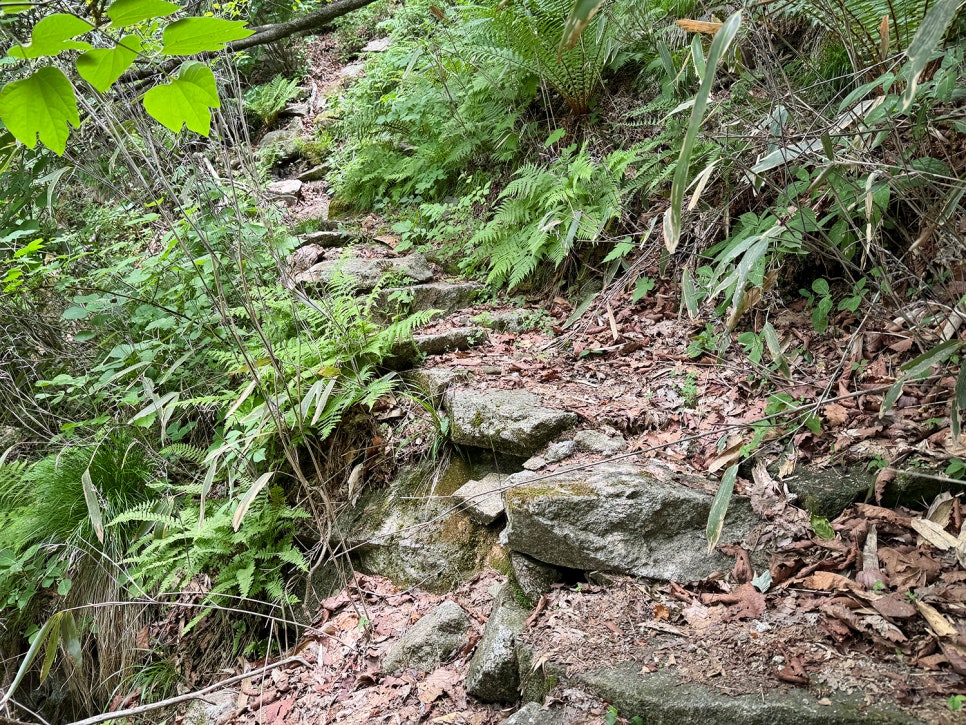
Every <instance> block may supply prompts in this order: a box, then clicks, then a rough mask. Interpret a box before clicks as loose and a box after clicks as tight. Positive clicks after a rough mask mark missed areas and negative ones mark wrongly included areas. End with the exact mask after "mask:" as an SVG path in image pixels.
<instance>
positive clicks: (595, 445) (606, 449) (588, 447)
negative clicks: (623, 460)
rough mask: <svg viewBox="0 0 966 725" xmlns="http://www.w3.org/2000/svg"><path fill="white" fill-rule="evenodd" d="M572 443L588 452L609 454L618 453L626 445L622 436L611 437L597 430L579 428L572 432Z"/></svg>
mask: <svg viewBox="0 0 966 725" xmlns="http://www.w3.org/2000/svg"><path fill="white" fill-rule="evenodd" d="M574 443H575V444H576V445H577V448H578V449H579V450H582V451H586V452H588V453H603V454H605V455H611V454H614V453H619V452H620V451H622V450H624V449H625V448H626V447H627V441H625V440H624V439H623V438H622V437H620V436H616V437H614V438H611V437H610V436H609V435H607V434H606V433H601V432H600V431H599V430H580V431H577V433H575V434H574Z"/></svg>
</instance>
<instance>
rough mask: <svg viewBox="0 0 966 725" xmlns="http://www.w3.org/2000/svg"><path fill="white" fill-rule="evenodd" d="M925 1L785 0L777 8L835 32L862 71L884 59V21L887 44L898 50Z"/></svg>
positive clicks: (904, 45) (910, 34) (912, 29)
mask: <svg viewBox="0 0 966 725" xmlns="http://www.w3.org/2000/svg"><path fill="white" fill-rule="evenodd" d="M928 8H929V0H789V1H788V2H787V3H785V4H784V5H783V6H781V10H783V11H786V12H791V13H795V14H800V15H805V16H807V17H810V18H812V19H813V20H815V21H816V22H817V23H819V24H820V25H822V26H823V27H825V28H826V29H828V30H829V31H831V32H833V33H835V34H836V35H837V36H838V37H839V39H840V40H841V41H842V44H843V45H844V46H845V48H846V50H847V51H848V53H849V56H850V58H851V59H852V64H853V67H854V68H855V69H856V70H862V69H864V68H866V67H868V66H869V65H872V64H874V63H876V62H879V61H882V60H885V58H883V57H882V50H883V43H882V40H883V39H882V38H881V37H880V36H881V33H880V29H881V26H882V22H883V19H887V20H888V24H889V37H888V39H887V40H888V47H890V48H891V49H892V50H895V51H901V50H904V49H906V48H907V47H908V46H909V42H910V41H911V40H912V37H913V36H914V35H915V33H916V30H918V29H919V24H920V23H921V22H922V19H923V17H925V14H926V10H928Z"/></svg>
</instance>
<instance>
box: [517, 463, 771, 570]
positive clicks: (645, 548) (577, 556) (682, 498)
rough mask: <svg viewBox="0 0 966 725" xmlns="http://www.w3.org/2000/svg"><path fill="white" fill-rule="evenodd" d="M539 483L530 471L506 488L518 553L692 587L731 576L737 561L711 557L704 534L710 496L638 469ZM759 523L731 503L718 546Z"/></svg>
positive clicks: (745, 507) (742, 505) (600, 470)
mask: <svg viewBox="0 0 966 725" xmlns="http://www.w3.org/2000/svg"><path fill="white" fill-rule="evenodd" d="M534 478H537V476H536V475H535V474H533V473H530V472H529V471H524V472H522V473H517V474H514V475H513V476H510V478H508V479H507V481H506V483H505V484H504V487H505V491H504V494H503V496H504V502H505V504H506V514H507V522H508V524H507V527H506V529H504V532H503V537H504V540H505V544H506V545H507V546H509V548H510V549H512V550H513V551H518V552H521V553H523V554H527V555H529V556H532V557H533V558H534V559H537V560H539V561H542V562H545V563H547V564H553V565H555V566H560V567H566V568H569V569H578V570H581V571H603V572H611V573H617V574H632V575H635V576H642V577H649V578H652V579H660V580H664V581H679V582H690V581H697V580H699V579H703V578H704V577H706V576H707V575H709V574H710V573H711V572H712V571H715V570H717V571H727V570H729V569H731V567H732V564H733V562H732V560H731V559H729V558H727V557H725V556H724V555H722V554H720V553H718V552H717V551H715V552H712V553H711V554H709V553H707V546H708V545H707V541H706V539H705V527H706V525H707V521H708V513H709V512H710V510H711V501H712V496H711V495H710V494H708V493H705V492H704V491H697V490H694V489H691V488H688V487H687V486H685V485H683V484H681V483H678V482H676V481H674V480H672V479H671V478H670V476H668V478H667V480H660V479H659V478H657V477H656V476H655V475H653V474H652V473H648V472H645V471H644V469H642V468H639V467H637V466H619V465H613V464H605V465H601V466H598V467H595V468H593V469H588V470H586V471H571V472H564V473H561V474H560V475H557V476H554V477H552V478H549V479H547V478H543V479H541V480H538V481H534V482H533V483H530V484H528V483H527V481H528V480H531V479H534ZM757 521H758V519H757V517H756V516H755V514H754V512H753V511H752V510H751V506H750V504H749V503H748V501H747V499H745V498H743V497H738V496H736V497H734V498H733V499H732V501H731V505H730V507H729V509H728V516H727V518H726V519H725V526H724V530H723V532H722V535H721V543H729V542H734V541H740V540H742V539H743V538H744V537H745V536H746V535H747V534H748V533H749V532H750V531H751V529H752V528H753V527H754V525H755V524H756V523H757Z"/></svg>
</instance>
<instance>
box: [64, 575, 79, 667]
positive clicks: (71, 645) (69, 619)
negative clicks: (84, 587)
mask: <svg viewBox="0 0 966 725" xmlns="http://www.w3.org/2000/svg"><path fill="white" fill-rule="evenodd" d="M66 581H70V579H67V580H66ZM62 614H63V622H62V623H61V627H60V638H61V640H62V641H63V643H64V648H65V649H66V650H67V654H69V655H70V658H71V659H72V660H73V661H74V666H75V667H77V668H78V669H79V668H81V667H82V666H83V665H84V656H83V653H82V651H81V642H80V630H78V628H77V622H76V621H74V615H73V613H72V612H63V613H62Z"/></svg>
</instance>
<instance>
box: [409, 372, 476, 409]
mask: <svg viewBox="0 0 966 725" xmlns="http://www.w3.org/2000/svg"><path fill="white" fill-rule="evenodd" d="M469 377H470V376H469V373H468V372H467V371H466V369H465V368H418V369H416V370H412V371H410V372H408V373H404V378H405V380H407V381H408V382H409V383H410V384H411V385H413V386H415V387H416V388H417V389H418V390H419V391H420V392H422V393H425V394H426V395H427V396H428V397H429V400H430V402H431V403H432V404H433V405H434V406H435V407H437V408H438V407H440V406H442V404H443V395H444V394H445V393H446V390H447V389H448V388H449V387H451V386H454V385H458V384H459V383H463V382H466V380H468V379H469Z"/></svg>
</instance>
